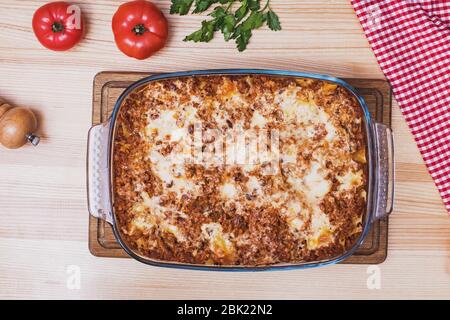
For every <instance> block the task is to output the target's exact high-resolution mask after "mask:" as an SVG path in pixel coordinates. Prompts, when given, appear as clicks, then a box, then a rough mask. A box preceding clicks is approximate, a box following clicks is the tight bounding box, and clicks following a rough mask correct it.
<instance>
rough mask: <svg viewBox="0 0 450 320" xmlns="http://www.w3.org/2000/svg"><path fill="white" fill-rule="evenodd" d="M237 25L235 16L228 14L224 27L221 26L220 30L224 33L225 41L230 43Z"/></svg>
mask: <svg viewBox="0 0 450 320" xmlns="http://www.w3.org/2000/svg"><path fill="white" fill-rule="evenodd" d="M235 25H236V19H235V18H234V15H232V14H228V15H226V16H225V17H223V22H222V26H221V28H220V30H221V31H222V33H223V38H224V39H225V41H228V40H230V39H231V36H232V35H233V31H234V26H235Z"/></svg>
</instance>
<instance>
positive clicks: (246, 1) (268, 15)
mask: <svg viewBox="0 0 450 320" xmlns="http://www.w3.org/2000/svg"><path fill="white" fill-rule="evenodd" d="M269 1H270V0H267V2H266V4H265V5H264V7H261V1H260V0H239V1H237V0H172V5H171V7H170V13H171V14H180V15H186V14H188V13H189V11H190V10H191V7H192V6H193V7H194V9H193V10H192V13H201V12H204V11H206V10H208V9H209V8H210V7H211V6H212V5H214V4H218V6H216V7H215V8H214V9H213V10H212V11H211V12H210V13H209V14H208V16H210V17H211V19H209V20H204V21H202V26H201V28H200V29H199V30H197V31H195V32H193V33H191V34H190V35H188V36H186V37H185V38H184V41H194V42H209V41H211V39H212V38H213V37H214V33H215V32H216V31H220V32H222V34H223V38H224V39H225V41H229V40H230V39H233V40H234V41H235V42H236V46H237V49H238V50H239V51H244V50H245V49H246V48H247V45H248V42H249V40H250V38H251V36H252V31H253V30H255V29H258V28H260V27H261V26H263V25H264V24H267V25H268V26H269V28H270V30H273V31H278V30H281V25H280V20H279V19H278V16H277V14H276V13H275V12H273V11H272V9H271V8H270V5H269ZM237 3H239V4H237ZM233 7H234V8H235V9H233Z"/></svg>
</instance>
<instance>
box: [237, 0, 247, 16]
mask: <svg viewBox="0 0 450 320" xmlns="http://www.w3.org/2000/svg"><path fill="white" fill-rule="evenodd" d="M247 12H248V1H247V0H243V1H242V4H241V6H240V7H239V9H237V10H236V13H235V14H234V16H235V17H236V20H238V21H239V20H241V19H242V18H244V17H245V16H246V15H247Z"/></svg>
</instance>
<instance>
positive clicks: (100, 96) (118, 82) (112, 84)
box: [89, 72, 392, 264]
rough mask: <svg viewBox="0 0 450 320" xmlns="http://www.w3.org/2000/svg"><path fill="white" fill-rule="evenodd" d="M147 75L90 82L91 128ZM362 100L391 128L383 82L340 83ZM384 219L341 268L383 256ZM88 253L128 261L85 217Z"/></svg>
mask: <svg viewBox="0 0 450 320" xmlns="http://www.w3.org/2000/svg"><path fill="white" fill-rule="evenodd" d="M149 75H151V73H137V72H101V73H99V74H97V75H96V76H95V78H94V88H93V102H92V125H96V124H99V123H101V122H104V121H106V120H107V119H108V117H109V116H110V114H111V112H112V110H113V108H114V104H115V102H116V100H117V98H118V97H119V95H120V94H121V93H122V92H123V91H124V90H125V89H126V88H127V87H128V86H129V85H130V84H131V83H133V82H134V81H137V80H139V79H142V78H144V77H147V76H149ZM344 80H345V81H347V82H348V83H349V84H350V85H352V86H353V87H355V88H356V89H357V91H358V92H359V93H360V94H361V95H362V96H363V97H364V99H365V100H366V103H367V105H368V107H369V111H370V113H371V114H372V116H373V118H374V119H375V120H376V121H377V122H382V123H384V124H387V125H388V126H390V125H391V109H392V104H391V88H390V86H389V84H388V83H387V82H386V81H384V80H370V79H344ZM387 245H388V218H386V219H383V220H381V221H377V222H375V223H374V224H373V225H372V227H371V229H370V231H369V234H368V235H367V238H366V239H365V241H364V242H363V244H362V245H361V247H360V248H358V250H357V251H356V252H355V254H353V255H352V256H351V257H349V258H348V259H346V260H345V261H343V262H341V263H344V264H378V263H382V262H383V261H384V260H385V259H386V256H387ZM89 250H90V251H91V253H92V254H93V255H94V256H97V257H114V258H128V257H129V256H128V255H127V254H126V253H125V251H124V250H123V249H122V248H121V247H120V245H119V244H118V243H117V241H116V239H115V237H114V234H113V232H112V228H111V226H110V225H109V224H108V223H106V222H104V221H103V220H99V219H97V218H94V217H92V216H91V215H89Z"/></svg>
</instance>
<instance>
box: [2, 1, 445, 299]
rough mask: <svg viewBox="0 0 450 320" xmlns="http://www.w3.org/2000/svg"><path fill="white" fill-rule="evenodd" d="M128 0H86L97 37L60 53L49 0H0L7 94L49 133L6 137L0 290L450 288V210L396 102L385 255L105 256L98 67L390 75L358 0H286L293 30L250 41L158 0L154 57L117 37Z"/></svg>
mask: <svg viewBox="0 0 450 320" xmlns="http://www.w3.org/2000/svg"><path fill="white" fill-rule="evenodd" d="M121 2H122V1H107V0H100V1H98V0H96V1H92V0H91V1H78V3H79V4H80V6H81V8H82V10H83V12H84V14H85V16H86V18H87V21H88V30H87V34H86V36H85V39H84V41H83V42H82V43H81V44H80V45H79V46H77V47H76V48H75V49H73V50H71V51H69V52H64V53H57V52H51V51H49V50H46V49H43V48H42V47H41V46H40V45H39V43H38V42H37V40H36V39H35V37H34V35H33V32H32V30H31V19H32V15H33V12H34V10H35V9H37V8H38V7H39V6H40V5H41V4H42V1H28V0H27V1H22V0H20V1H17V0H2V1H0V12H1V13H2V14H1V16H2V18H1V20H0V96H1V97H3V98H5V99H6V100H8V101H9V102H10V103H13V104H16V105H20V106H29V107H31V108H32V109H33V110H34V111H35V112H36V113H37V115H38V118H39V122H40V130H39V131H40V132H39V133H40V134H41V136H42V141H41V144H40V145H39V146H38V147H36V148H34V147H31V146H27V147H24V148H22V149H18V150H6V149H4V148H2V147H0V298H70V299H77V298H113V299H118V298H167V299H170V298H188V299H191V298H217V299H220V298H236V299H243V298H273V299H285V298H291V299H298V298H308V299H310V298H447V299H448V298H450V237H449V235H450V218H449V217H448V216H447V213H446V211H445V209H444V206H443V204H442V202H441V199H440V197H439V195H438V192H437V189H436V187H435V186H434V184H433V181H432V180H431V178H430V176H429V175H428V173H427V171H426V169H425V166H424V164H423V161H422V159H421V157H420V154H419V152H418V149H417V147H416V145H415V143H414V141H413V138H412V136H411V134H410V133H409V131H408V128H407V125H406V123H405V121H404V120H403V118H402V115H401V113H400V111H399V109H398V106H397V105H396V104H395V102H394V109H393V130H394V132H395V142H396V173H397V184H396V189H397V190H396V196H395V210H394V212H393V213H392V215H391V219H390V228H389V254H388V258H387V260H386V262H385V263H383V264H381V265H379V269H377V270H375V271H374V270H372V269H368V266H364V265H359V266H356V265H335V266H329V267H324V268H318V269H310V270H296V271H277V272H259V273H215V272H203V271H186V270H174V269H165V268H156V267H150V266H146V265H142V264H139V263H138V262H136V261H134V260H131V259H111V258H96V257H93V256H91V254H90V253H89V250H88V245H87V239H88V238H87V237H88V234H87V231H88V213H87V204H86V187H85V186H86V176H85V172H86V167H85V162H86V137H87V131H88V129H89V127H90V123H91V108H92V105H91V103H92V101H91V100H92V80H93V77H94V75H95V74H96V73H97V72H99V71H105V70H114V71H119V70H121V71H148V72H150V71H157V72H167V71H178V70H191V69H207V68H236V67H238V68H239V67H250V68H277V69H289V70H297V71H307V72H316V73H327V74H332V75H336V76H339V77H363V78H379V79H382V78H383V74H382V73H381V71H380V69H379V67H378V65H377V63H376V61H375V58H374V56H373V54H372V52H371V50H370V48H369V47H368V44H367V41H366V39H365V37H364V35H363V33H362V31H361V28H360V25H359V23H358V21H357V19H356V16H355V15H354V13H353V10H352V8H351V6H350V4H349V1H348V0H296V1H294V0H272V1H271V5H272V7H273V8H274V9H275V11H276V12H278V13H279V16H280V19H281V22H282V26H283V31H281V32H278V33H274V32H270V31H267V30H259V31H257V32H255V33H254V36H253V38H252V40H251V44H250V46H249V48H248V50H247V51H246V52H244V53H238V52H237V51H236V50H235V48H234V45H233V43H231V42H230V43H224V42H223V41H222V39H219V38H218V39H215V40H213V41H212V42H211V43H209V44H198V45H196V44H193V43H185V42H183V41H181V40H182V38H183V36H184V35H185V34H187V33H190V32H191V31H193V30H194V29H196V28H197V26H198V25H199V22H200V20H201V17H191V16H184V17H177V16H169V14H168V9H169V4H170V1H155V2H156V3H157V4H158V5H159V6H160V7H161V8H162V10H163V11H164V13H165V14H166V16H167V17H168V18H169V22H170V26H171V29H170V32H171V36H170V39H169V43H168V45H167V47H166V48H164V49H163V50H162V51H161V52H160V53H158V54H157V55H155V56H153V57H152V58H150V59H148V60H145V61H137V60H133V59H130V58H127V57H125V56H124V55H122V54H121V53H120V52H119V51H118V50H117V49H116V47H115V45H114V41H113V36H112V32H111V28H110V21H111V17H112V15H113V13H114V12H115V10H116V8H117V6H118V5H119V4H120V3H121ZM78 271H79V275H80V278H79V279H80V282H79V284H80V286H77V285H75V286H74V285H73V284H74V283H75V284H76V281H75V282H73V279H74V278H73V276H74V275H77V274H78ZM371 272H376V273H377V274H378V273H379V275H380V280H381V282H380V289H369V288H368V286H367V280H368V277H369V276H370V273H371Z"/></svg>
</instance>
